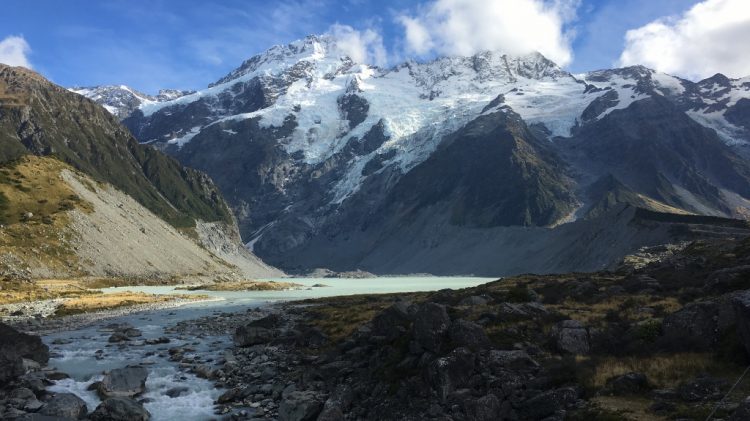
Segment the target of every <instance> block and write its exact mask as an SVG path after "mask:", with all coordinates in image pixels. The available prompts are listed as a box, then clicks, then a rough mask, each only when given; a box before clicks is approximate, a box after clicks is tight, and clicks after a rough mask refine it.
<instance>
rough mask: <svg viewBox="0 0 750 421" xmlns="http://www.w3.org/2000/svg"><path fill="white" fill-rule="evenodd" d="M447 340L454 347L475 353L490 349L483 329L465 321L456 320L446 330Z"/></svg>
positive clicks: (488, 340)
mask: <svg viewBox="0 0 750 421" xmlns="http://www.w3.org/2000/svg"><path fill="white" fill-rule="evenodd" d="M448 338H449V339H450V342H451V345H452V346H455V347H466V348H469V349H471V350H474V351H477V350H480V349H486V348H489V347H490V339H489V338H488V337H487V333H485V331H484V328H483V327H482V326H479V325H478V324H476V323H473V322H470V321H467V320H461V319H459V320H456V321H454V322H453V323H451V326H450V328H449V329H448Z"/></svg>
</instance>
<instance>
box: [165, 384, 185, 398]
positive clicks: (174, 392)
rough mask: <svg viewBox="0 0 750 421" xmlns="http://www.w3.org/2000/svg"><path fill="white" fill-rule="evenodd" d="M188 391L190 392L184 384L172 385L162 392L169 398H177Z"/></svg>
mask: <svg viewBox="0 0 750 421" xmlns="http://www.w3.org/2000/svg"><path fill="white" fill-rule="evenodd" d="M188 393H190V389H188V388H187V387H185V386H179V387H173V388H171V389H169V390H167V391H166V392H164V394H165V395H167V396H169V397H170V398H177V397H180V396H182V395H187V394H188Z"/></svg>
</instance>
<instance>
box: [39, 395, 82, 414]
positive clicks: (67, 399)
mask: <svg viewBox="0 0 750 421" xmlns="http://www.w3.org/2000/svg"><path fill="white" fill-rule="evenodd" d="M39 413H40V414H42V415H47V416H52V417H60V418H69V419H74V420H77V419H82V418H85V417H86V415H87V414H88V413H89V410H88V408H87V407H86V402H84V401H83V399H81V398H79V397H78V396H76V395H74V394H72V393H58V394H56V395H55V396H53V397H52V399H50V400H49V401H48V402H47V405H45V406H44V407H43V408H42V409H41V410H40V411H39Z"/></svg>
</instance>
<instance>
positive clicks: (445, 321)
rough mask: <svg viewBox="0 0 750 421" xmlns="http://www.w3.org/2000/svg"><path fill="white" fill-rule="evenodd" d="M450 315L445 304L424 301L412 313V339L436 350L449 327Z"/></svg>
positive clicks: (426, 347)
mask: <svg viewBox="0 0 750 421" xmlns="http://www.w3.org/2000/svg"><path fill="white" fill-rule="evenodd" d="M450 323H451V320H450V317H448V312H447V311H446V310H445V306H442V305H440V304H435V303H424V304H422V305H420V306H419V309H418V310H417V312H416V314H415V315H414V325H413V326H412V331H413V334H414V339H415V340H416V342H417V344H419V345H420V346H421V347H422V348H424V349H426V350H428V351H430V352H437V351H438V350H439V349H440V345H441V344H442V342H443V335H444V334H445V332H446V331H447V330H448V328H449V327H450Z"/></svg>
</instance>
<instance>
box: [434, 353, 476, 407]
mask: <svg viewBox="0 0 750 421" xmlns="http://www.w3.org/2000/svg"><path fill="white" fill-rule="evenodd" d="M475 359H476V357H475V355H474V354H473V353H472V352H471V351H469V350H468V349H466V348H456V349H454V350H453V351H451V353H450V354H448V355H447V356H445V357H442V358H438V359H436V360H434V361H433V362H432V363H430V365H429V366H428V367H427V381H428V383H429V384H431V385H432V387H433V388H434V389H435V391H436V392H437V394H438V397H439V398H440V401H441V402H445V401H446V399H447V398H448V395H450V394H451V393H453V392H454V391H456V390H457V389H459V388H461V387H463V386H465V385H466V384H467V383H468V382H469V379H470V378H471V376H472V375H473V374H474V366H475Z"/></svg>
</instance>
